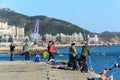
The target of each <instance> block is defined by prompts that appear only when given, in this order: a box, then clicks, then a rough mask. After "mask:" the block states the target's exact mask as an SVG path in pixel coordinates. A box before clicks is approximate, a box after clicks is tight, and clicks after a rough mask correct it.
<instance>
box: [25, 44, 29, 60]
mask: <svg viewBox="0 0 120 80" xmlns="http://www.w3.org/2000/svg"><path fill="white" fill-rule="evenodd" d="M24 50H25V60H29V59H30V56H29V50H30V47H29V45H28V43H26V44H25V49H24Z"/></svg>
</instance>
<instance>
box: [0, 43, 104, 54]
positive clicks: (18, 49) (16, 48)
mask: <svg viewBox="0 0 120 80" xmlns="http://www.w3.org/2000/svg"><path fill="white" fill-rule="evenodd" d="M83 45H84V44H76V46H83ZM69 46H71V44H56V47H58V48H59V47H69ZM89 46H105V45H103V44H89ZM22 49H23V46H15V51H22ZM36 49H37V50H39V51H43V50H47V47H43V46H32V47H31V48H30V50H31V51H35V50H36ZM9 50H10V48H9V46H0V53H1V51H4V52H9Z"/></svg>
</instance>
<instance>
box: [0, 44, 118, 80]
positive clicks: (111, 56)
mask: <svg viewBox="0 0 120 80" xmlns="http://www.w3.org/2000/svg"><path fill="white" fill-rule="evenodd" d="M76 48H77V52H78V55H80V53H81V47H76ZM58 50H59V53H62V54H64V56H59V55H58V54H55V59H56V60H68V59H69V56H68V54H69V47H62V48H59V49H58ZM9 56H10V55H9V54H0V60H1V61H3V60H7V61H8V60H9ZM14 59H15V60H24V56H20V55H15V57H14ZM34 59H35V56H30V60H34ZM118 60H120V45H117V46H99V47H98V46H94V47H90V57H87V64H88V67H89V68H91V67H92V68H93V70H94V72H96V73H100V72H102V70H103V69H105V68H107V69H109V68H111V67H113V66H114V65H115V63H116V62H117V61H118ZM119 73H120V68H116V67H114V68H112V70H110V72H109V73H108V75H107V76H109V75H113V76H114V80H120V74H119Z"/></svg>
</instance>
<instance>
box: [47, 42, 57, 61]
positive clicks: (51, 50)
mask: <svg viewBox="0 0 120 80" xmlns="http://www.w3.org/2000/svg"><path fill="white" fill-rule="evenodd" d="M56 51H57V48H56V47H55V45H54V42H52V44H51V45H50V46H49V50H48V52H49V58H48V61H49V60H50V59H54V53H55V52H56Z"/></svg>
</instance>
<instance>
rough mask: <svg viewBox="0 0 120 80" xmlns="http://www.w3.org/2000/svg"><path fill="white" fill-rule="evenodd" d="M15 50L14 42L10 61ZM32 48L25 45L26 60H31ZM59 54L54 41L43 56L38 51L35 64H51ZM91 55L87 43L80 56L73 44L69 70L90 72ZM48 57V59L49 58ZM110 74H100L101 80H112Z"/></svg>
mask: <svg viewBox="0 0 120 80" xmlns="http://www.w3.org/2000/svg"><path fill="white" fill-rule="evenodd" d="M14 49H15V46H14V44H13V42H11V44H10V53H11V54H10V61H14ZM29 51H30V46H29V44H28V43H25V45H24V46H23V52H22V54H23V55H25V60H30V53H29ZM56 52H58V49H57V48H56V46H55V43H54V42H53V41H49V42H48V48H47V50H45V51H44V52H43V53H42V54H41V55H40V54H39V51H38V50H37V49H36V51H35V54H36V58H35V62H39V61H41V60H46V59H48V60H47V62H48V63H49V62H50V60H51V59H52V60H55V58H54V54H55V53H56ZM88 55H90V49H89V46H88V43H85V44H84V45H83V46H82V50H81V54H80V56H78V53H77V50H76V43H72V44H71V46H70V48H69V61H68V65H67V69H69V70H80V71H81V72H88V66H87V63H86V62H87V59H86V57H87V56H88ZM47 56H48V58H47ZM108 72H109V70H104V71H103V72H102V73H100V76H101V78H103V80H110V79H111V78H112V76H109V77H106V74H107V73H108Z"/></svg>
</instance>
